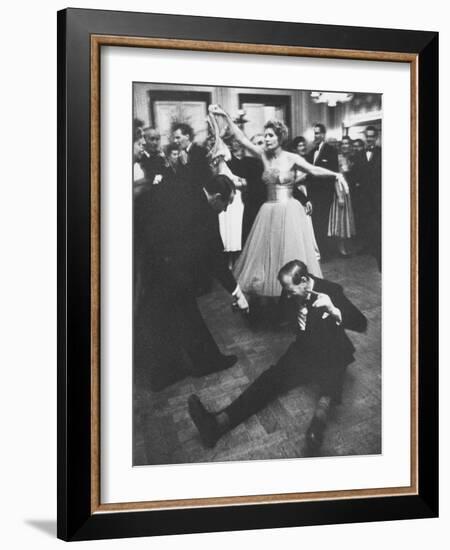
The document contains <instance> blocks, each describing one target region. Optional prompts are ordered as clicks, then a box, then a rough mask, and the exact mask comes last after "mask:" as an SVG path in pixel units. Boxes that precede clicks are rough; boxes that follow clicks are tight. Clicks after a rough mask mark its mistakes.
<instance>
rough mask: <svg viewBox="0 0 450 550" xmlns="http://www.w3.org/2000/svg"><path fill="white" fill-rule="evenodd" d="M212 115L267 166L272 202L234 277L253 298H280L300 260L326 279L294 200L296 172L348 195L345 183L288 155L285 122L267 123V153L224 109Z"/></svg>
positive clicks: (266, 206) (213, 110)
mask: <svg viewBox="0 0 450 550" xmlns="http://www.w3.org/2000/svg"><path fill="white" fill-rule="evenodd" d="M210 114H212V115H214V118H216V117H223V118H224V119H225V120H226V122H227V124H228V127H229V129H230V131H231V133H232V134H233V135H234V137H235V138H236V139H237V140H238V141H239V142H240V143H241V144H242V145H243V146H244V147H245V148H246V149H247V150H248V151H249V152H250V153H251V154H252V155H254V156H256V157H259V158H260V159H261V160H262V162H263V164H264V173H263V181H264V182H265V184H266V187H267V201H266V202H265V203H264V204H263V205H262V206H261V208H260V210H259V212H258V215H257V217H256V219H255V222H254V224H253V227H252V230H251V231H250V234H249V236H248V238H247V241H246V243H245V246H244V249H243V250H242V254H241V255H240V257H239V259H238V260H237V262H236V264H235V267H234V275H235V277H236V280H237V281H238V283H239V285H240V287H241V289H242V290H243V291H244V292H246V293H247V294H250V295H257V296H264V297H278V296H280V294H281V285H280V283H279V281H278V271H279V270H280V268H281V267H282V266H283V265H285V264H286V263H287V262H288V261H290V260H295V259H297V260H302V261H303V262H305V263H306V265H307V266H308V270H309V272H310V273H312V274H313V275H315V276H317V277H322V271H321V269H320V265H319V261H318V259H317V255H316V250H315V246H314V243H315V240H314V233H313V231H312V227H311V224H310V223H309V222H308V220H307V215H306V213H305V209H304V207H303V206H302V205H301V204H300V203H299V202H298V201H297V200H296V199H294V197H293V190H294V185H295V173H296V170H303V171H304V172H306V173H308V174H311V175H312V176H315V177H321V176H324V177H330V175H332V176H336V186H337V187H339V188H342V189H343V190H344V192H347V191H348V187H347V184H346V182H345V179H344V177H343V176H342V175H341V174H339V173H335V172H331V171H330V170H327V169H326V168H322V167H319V166H313V165H311V164H309V163H308V162H307V161H306V160H305V159H303V158H302V157H300V156H299V155H297V154H295V153H290V152H288V151H285V150H284V149H283V148H282V145H283V144H284V142H285V141H286V139H287V134H288V131H287V128H286V126H285V125H284V124H283V123H282V122H280V121H269V122H267V123H266V125H265V127H264V139H265V147H264V149H262V150H261V149H260V148H258V147H255V145H254V144H253V143H252V142H251V141H250V140H249V139H248V138H247V137H246V136H245V134H244V133H243V132H242V130H240V128H239V127H238V126H237V125H236V124H235V123H234V122H233V120H232V119H231V117H230V116H229V115H228V113H226V112H225V111H224V110H223V109H222V108H221V107H219V106H218V105H211V106H210ZM312 185H314V182H312Z"/></svg>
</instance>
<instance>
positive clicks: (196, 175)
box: [184, 143, 211, 189]
mask: <svg viewBox="0 0 450 550" xmlns="http://www.w3.org/2000/svg"><path fill="white" fill-rule="evenodd" d="M187 156H188V158H187V163H186V164H185V165H184V174H185V175H184V177H185V178H186V180H187V181H188V182H189V183H190V184H191V185H192V186H194V187H196V188H198V189H202V188H203V186H204V185H205V183H206V182H207V181H208V180H209V178H211V169H210V167H209V164H208V159H207V151H206V149H205V148H204V147H202V146H201V145H199V144H198V143H192V145H191V146H190V148H189V151H188V154H187Z"/></svg>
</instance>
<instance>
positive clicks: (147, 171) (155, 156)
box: [140, 127, 167, 188]
mask: <svg viewBox="0 0 450 550" xmlns="http://www.w3.org/2000/svg"><path fill="white" fill-rule="evenodd" d="M144 139H145V147H144V151H143V153H142V154H141V157H140V164H141V168H142V170H143V172H144V176H145V184H146V187H148V188H150V187H151V186H152V185H153V184H155V183H157V182H158V180H159V177H160V176H161V174H162V172H163V170H164V169H165V167H167V161H166V157H165V155H164V153H163V152H162V150H161V135H160V133H159V131H158V130H156V128H150V127H149V128H144ZM158 176H159V177H158ZM155 178H156V180H155Z"/></svg>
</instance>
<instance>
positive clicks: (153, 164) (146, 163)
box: [140, 153, 167, 185]
mask: <svg viewBox="0 0 450 550" xmlns="http://www.w3.org/2000/svg"><path fill="white" fill-rule="evenodd" d="M140 165H141V168H142V170H143V172H144V176H145V180H146V182H147V184H149V185H152V183H153V180H154V178H155V176H156V175H157V174H162V173H163V171H164V170H165V169H166V166H167V162H166V159H165V157H164V156H163V155H162V154H161V153H157V154H152V155H150V156H149V157H145V156H144V157H142V158H141V160H140Z"/></svg>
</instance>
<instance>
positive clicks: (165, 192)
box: [133, 105, 381, 448]
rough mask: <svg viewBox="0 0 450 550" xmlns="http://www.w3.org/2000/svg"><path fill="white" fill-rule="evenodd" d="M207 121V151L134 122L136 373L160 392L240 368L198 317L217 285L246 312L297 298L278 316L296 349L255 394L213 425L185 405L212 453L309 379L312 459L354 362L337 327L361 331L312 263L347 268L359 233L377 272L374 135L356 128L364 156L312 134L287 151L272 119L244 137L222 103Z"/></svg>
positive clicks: (178, 132)
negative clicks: (289, 326) (336, 262)
mask: <svg viewBox="0 0 450 550" xmlns="http://www.w3.org/2000/svg"><path fill="white" fill-rule="evenodd" d="M207 123H208V130H209V133H208V139H207V140H206V142H205V144H204V145H199V144H197V143H196V142H195V141H194V132H193V129H192V127H191V126H190V125H189V124H186V123H182V122H180V123H175V124H174V125H173V127H172V132H171V140H170V143H169V145H168V146H167V147H166V148H165V149H164V150H163V149H162V148H161V137H160V134H159V132H158V130H157V129H156V128H143V125H142V124H141V123H140V121H137V120H136V121H135V124H134V150H133V153H134V168H133V179H134V194H135V206H134V273H135V339H134V341H135V350H134V361H135V369H136V371H135V372H136V375H137V376H138V377H139V376H140V377H141V381H142V383H145V384H149V385H150V387H151V389H153V390H155V391H159V390H161V389H163V388H164V387H166V386H168V385H170V384H172V383H174V382H175V381H177V380H179V379H181V378H183V377H186V376H195V377H197V376H204V375H207V374H210V373H213V372H217V371H220V370H223V369H227V368H230V367H232V366H233V365H234V364H235V363H236V361H237V357H236V356H234V355H223V354H222V353H221V352H220V350H219V347H218V346H217V344H216V342H215V340H214V338H213V337H212V335H211V333H210V331H209V329H208V327H207V324H206V323H205V321H204V319H203V317H202V315H201V313H200V310H199V308H198V305H197V297H198V296H199V295H201V294H202V293H204V292H206V291H208V289H209V288H210V285H211V280H212V278H213V277H214V278H216V279H217V280H218V281H219V282H220V283H221V284H222V286H223V287H224V288H225V290H227V291H228V292H229V293H230V295H231V301H232V305H233V307H235V308H236V309H237V310H240V311H242V312H246V313H248V311H249V309H251V308H252V303H253V302H252V299H254V298H261V299H279V298H280V297H282V296H285V297H287V298H294V299H293V300H290V301H289V302H290V304H292V303H294V304H295V306H294V307H293V308H292V307H291V308H288V309H291V310H292V312H291V314H292V318H293V320H294V324H295V326H296V330H297V339H296V342H295V343H294V344H293V345H292V346H291V347H290V348H289V350H288V351H287V352H286V354H285V356H283V357H282V358H281V359H280V361H279V362H278V363H277V365H275V366H274V367H271V368H270V369H268V371H266V373H264V375H263V377H262V382H255V384H256V389H255V388H254V387H253V386H254V385H252V386H250V387H249V389H248V390H246V391H245V392H244V394H243V396H241V398H240V400H239V401H238V405H236V406H234V407H232V409H230V411H229V412H230V414H228V413H227V412H226V411H225V412H223V411H222V412H219V413H218V414H217V415H215V414H212V413H209V412H208V411H207V410H206V409H205V407H204V406H203V404H202V403H201V402H200V400H199V399H198V398H197V397H196V396H192V397H191V399H190V400H189V405H188V406H189V412H190V414H191V417H192V419H193V421H194V423H195V425H196V426H197V428H198V430H199V432H200V436H201V438H202V441H203V442H204V443H205V444H206V445H214V444H215V442H216V441H217V439H218V438H219V437H220V435H221V434H222V433H223V432H224V431H226V430H227V429H231V428H232V427H233V426H234V425H236V424H237V423H239V422H240V421H241V420H242V419H243V418H245V417H247V416H248V415H249V414H252V413H253V412H256V410H258V409H259V408H260V407H262V406H264V404H265V403H267V402H268V400H269V399H270V398H271V397H272V396H273V395H275V394H276V393H278V392H279V391H281V390H282V389H286V388H289V387H292V386H293V385H297V384H299V383H303V381H304V380H306V379H310V378H315V379H316V381H318V382H319V386H320V385H321V390H322V391H321V396H320V399H319V402H318V406H317V410H316V414H315V415H314V419H313V422H312V423H311V426H310V430H308V434H307V435H308V441H309V444H310V446H311V447H314V448H317V447H318V446H320V444H321V440H322V437H323V430H324V426H325V420H326V416H327V414H328V409H329V407H330V402H331V401H332V400H333V399H338V397H339V387H340V385H341V381H342V376H343V371H344V370H345V367H346V366H347V365H348V364H349V363H350V362H351V361H352V360H353V348H352V346H351V345H350V344H349V342H350V341H349V340H348V339H346V336H345V331H344V328H350V329H353V330H360V331H363V330H365V326H366V322H365V318H364V316H363V315H362V314H361V313H360V312H359V310H357V308H356V307H355V306H354V305H353V304H351V303H350V302H349V300H348V299H347V298H345V295H344V294H343V291H342V288H341V287H339V285H335V284H334V283H331V282H329V281H325V280H324V279H322V270H321V262H324V261H327V260H328V259H329V258H330V257H331V255H332V254H333V253H336V251H337V252H338V253H339V254H341V255H342V256H347V255H348V254H349V249H348V242H349V241H350V240H351V239H353V238H354V237H355V235H356V236H358V243H359V246H360V249H361V250H362V251H364V252H367V253H369V254H372V255H373V256H374V257H375V258H376V260H377V263H378V267H379V269H380V270H381V149H380V147H379V146H378V145H377V144H376V142H377V137H378V134H377V130H376V128H375V127H373V126H368V127H367V128H366V130H365V142H366V143H365V146H364V149H363V150H362V151H358V150H357V145H356V144H355V143H353V142H352V140H351V139H350V138H349V137H348V136H344V137H343V139H342V142H341V144H340V150H339V151H338V150H337V149H335V148H334V147H333V146H332V145H330V144H329V143H327V141H326V129H325V127H324V125H323V124H320V123H317V124H315V126H314V144H313V147H312V148H310V149H309V150H308V144H307V142H306V140H305V139H304V138H303V137H301V136H300V137H297V138H295V139H294V140H292V141H291V142H290V143H288V129H287V127H286V126H285V124H284V123H283V122H281V121H278V120H271V121H268V122H267V123H266V124H265V126H264V129H263V132H262V133H261V134H257V135H255V136H253V137H252V138H251V139H250V138H249V137H247V136H246V135H245V132H244V129H243V127H242V125H239V124H238V123H237V122H235V121H233V119H232V118H231V117H230V115H229V114H228V113H227V112H226V111H224V110H223V109H222V108H221V107H219V106H218V105H212V106H210V107H209V112H208V119H207ZM333 247H334V250H333ZM227 252H228V255H227V254H226V253H227ZM313 289H314V290H313ZM317 312H319V313H320V315H319V317H318V318H317V319H316V314H317ZM347 340H348V341H347ZM336 361H337V362H338V363H339V365H338V366H337V367H336V365H335V363H336ZM299 362H300V363H302V364H303V368H302V369H299V368H298V363H299ZM313 364H314V365H315V367H314V368H313ZM333 365H334V366H335V367H336V368H334V369H331V370H330V368H331V367H333ZM331 372H333V376H330V373H331ZM274 380H277V383H276V384H275V383H274ZM235 409H236V410H235ZM236 411H238V412H236Z"/></svg>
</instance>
